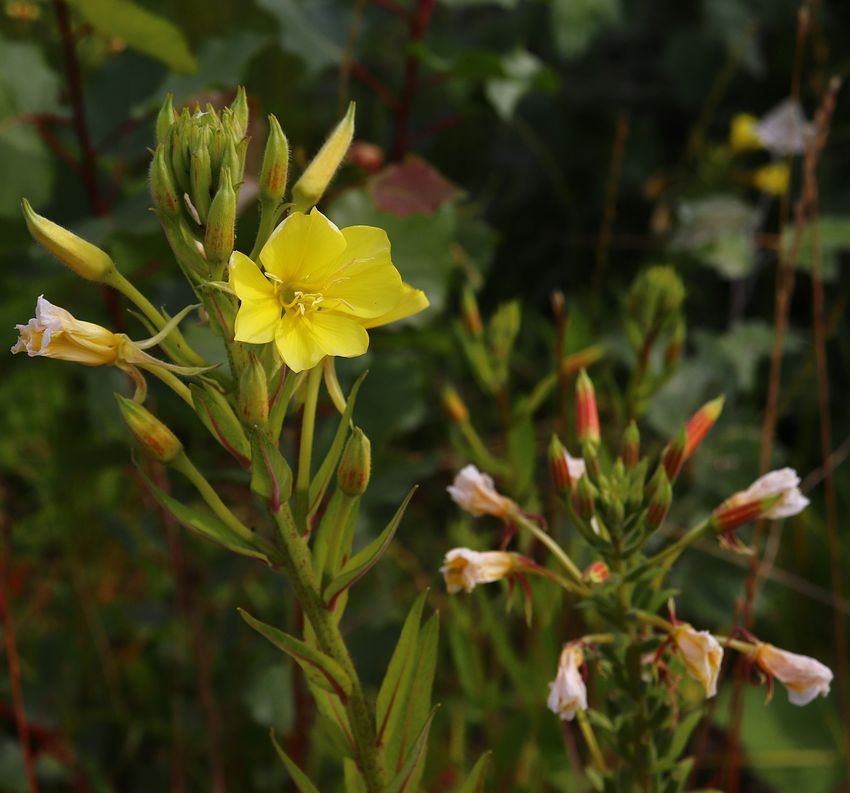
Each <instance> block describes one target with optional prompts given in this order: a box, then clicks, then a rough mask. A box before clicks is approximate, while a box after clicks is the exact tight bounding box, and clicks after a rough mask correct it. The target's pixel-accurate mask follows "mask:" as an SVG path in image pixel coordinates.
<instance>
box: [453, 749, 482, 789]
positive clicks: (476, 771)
mask: <svg viewBox="0 0 850 793" xmlns="http://www.w3.org/2000/svg"><path fill="white" fill-rule="evenodd" d="M489 770H490V752H484V754H482V755H481V757H479V758H478V762H477V763H476V764H475V765H474V766H473V767H472V771H470V772H469V776H468V777H467V778H466V779H465V780H464V783H463V784H462V785H461V786H460V787H459V788H458V789H457V793H484V782H486V780H487V772H488V771H489Z"/></svg>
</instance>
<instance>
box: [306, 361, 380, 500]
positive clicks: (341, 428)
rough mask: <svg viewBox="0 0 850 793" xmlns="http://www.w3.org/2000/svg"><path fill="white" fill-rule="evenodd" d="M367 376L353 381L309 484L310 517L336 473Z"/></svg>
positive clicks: (364, 373)
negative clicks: (317, 467) (322, 456)
mask: <svg viewBox="0 0 850 793" xmlns="http://www.w3.org/2000/svg"><path fill="white" fill-rule="evenodd" d="M367 374H369V373H368V372H363V373H362V374H361V375H360V377H358V378H357V380H355V381H354V385H353V386H352V387H351V391H350V392H349V394H348V401H347V402H346V404H345V410H344V411H343V414H342V416H340V419H339V424H338V425H337V428H336V434H335V435H334V439H333V441H332V442H331V447H330V449H328V453H327V454H326V455H325V459H324V460H322V464H321V465H320V466H319V470H318V471H316V475H315V476H314V477H313V481H312V482H311V483H310V494H309V503H310V514H311V515H312V514H313V512H315V511H316V509H318V507H319V504H320V503H321V501H322V499H323V498H324V496H325V491H326V490H327V489H328V485H329V484H330V482H331V478H332V477H333V475H334V471H336V466H337V463H338V462H339V456H340V455H341V454H342V449H343V446H344V445H345V439H346V438H347V437H348V432H349V429H350V427H351V416H352V415H353V414H354V403H355V402H356V401H357V393H358V392H359V391H360V386H361V385H363V381H364V380H365V379H366V375H367Z"/></svg>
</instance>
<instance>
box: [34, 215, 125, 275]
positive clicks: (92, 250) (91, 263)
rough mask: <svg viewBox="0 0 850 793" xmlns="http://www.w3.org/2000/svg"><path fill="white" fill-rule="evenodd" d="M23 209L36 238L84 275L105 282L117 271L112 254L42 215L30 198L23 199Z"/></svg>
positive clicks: (61, 259)
mask: <svg viewBox="0 0 850 793" xmlns="http://www.w3.org/2000/svg"><path fill="white" fill-rule="evenodd" d="M21 208H22V209H23V212H24V220H25V221H26V224H27V228H28V229H29V232H30V234H31V235H32V238H33V239H34V240H35V241H36V242H37V243H38V244H39V245H41V247H42V248H44V249H45V250H46V251H48V253H52V254H53V255H54V256H55V257H56V258H57V259H59V261H60V262H62V264H64V265H66V266H67V267H69V268H70V269H71V270H73V271H74V272H75V273H76V274H77V275H79V276H80V277H81V278H85V279H86V280H87V281H95V282H97V283H103V282H104V281H106V280H108V278H109V276H110V275H111V274H112V273H113V272H114V271H115V263H114V262H113V261H112V259H111V258H110V256H109V254H107V253H106V252H105V251H102V250H101V249H100V248H98V247H97V246H96V245H92V244H91V243H90V242H86V241H85V240H84V239H83V238H82V237H78V236H77V235H76V234H73V233H72V232H70V231H68V229H65V228H62V226H60V225H58V224H57V223H54V222H53V221H52V220H48V219H47V218H45V217H42V216H41V215H39V214H38V213H37V212H36V211H35V210H34V209H33V208H32V207H31V206H30V202H29V201H27V200H26V198H24V199H23V200H22V201H21Z"/></svg>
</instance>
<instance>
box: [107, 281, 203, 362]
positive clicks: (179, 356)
mask: <svg viewBox="0 0 850 793" xmlns="http://www.w3.org/2000/svg"><path fill="white" fill-rule="evenodd" d="M106 283H107V284H109V286H111V287H112V288H113V289H117V290H118V291H119V292H120V293H121V294H122V295H124V297H126V298H127V299H128V300H129V301H130V302H132V303H133V304H135V306H136V308H138V309H139V311H141V312H142V314H144V315H145V317H147V319H148V321H149V322H150V323H151V324H152V325H153V326H154V327H155V328H156V329H157V330H162V328H163V327H164V326H165V324H166V319H165V318H164V317H163V316H162V314H161V313H160V312H159V311H157V309H156V307H155V306H154V305H153V303H151V302H150V300H148V299H147V298H146V297H145V296H144V295H143V294H142V293H141V292H140V291H139V290H138V289H136V287H135V286H133V284H131V283H130V282H129V281H128V280H127V279H126V278H125V277H124V276H123V275H121V273H119V272H118V271H117V270H114V271H113V272H112V273H111V275H110V276H109V278H108V279H107V281H106ZM160 346H161V347H162V348H163V349H164V350H165V351H166V352H168V354H169V355H171V357H172V358H173V359H174V360H175V361H176V362H177V363H184V364H186V365H187V366H206V365H207V362H206V361H205V360H204V359H203V358H201V356H200V355H198V353H196V352H195V351H194V350H193V349H192V348H191V347H190V346H189V344H188V343H187V342H186V339H184V338H183V334H182V333H181V332H180V330H179V329H178V328H175V329H174V330H172V331H171V333H169V334H168V338H167V339H164V340H163V342H162V344H161V345H160Z"/></svg>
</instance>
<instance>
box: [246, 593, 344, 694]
mask: <svg viewBox="0 0 850 793" xmlns="http://www.w3.org/2000/svg"><path fill="white" fill-rule="evenodd" d="M239 614H240V616H241V617H242V619H243V620H245V622H247V623H248V624H249V625H250V626H251V627H252V628H253V629H254V630H255V631H257V633H259V634H261V635H263V636H265V637H266V638H267V639H268V640H269V641H270V642H271V643H272V644H273V645H274V646H275V647H277V648H278V649H280V650H283V652H285V653H286V654H287V655H289V656H291V657H292V659H293V660H294V661H295V662H296V663H297V664H298V665H299V666H300V667H301V668H302V669H303V670H304V674H305V675H306V676H307V679H308V680H309V681H310V682H311V683H312V684H313V685H316V686H319V687H320V688H323V689H325V691H330V692H332V693H334V694H336V695H337V696H338V697H339V698H340V699H341V700H342V701H343V702H345V701H346V700H347V699H348V695H349V694H350V693H351V678H350V677H349V676H348V674H347V673H346V672H345V670H344V669H343V668H342V667H341V666H340V665H339V664H338V663H337V662H336V661H334V660H333V658H329V657H328V656H327V655H325V654H324V653H323V652H322V651H321V650H317V649H316V648H315V647H310V645H309V644H305V643H304V642H302V641H301V640H300V639H296V638H295V637H294V636H290V635H289V634H288V633H284V632H283V631H281V630H278V629H277V628H274V627H272V626H271V625H266V623H264V622H260V620H258V619H255V618H254V617H252V616H251V615H250V614H249V613H248V612H247V611H243V610H242V609H239Z"/></svg>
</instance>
